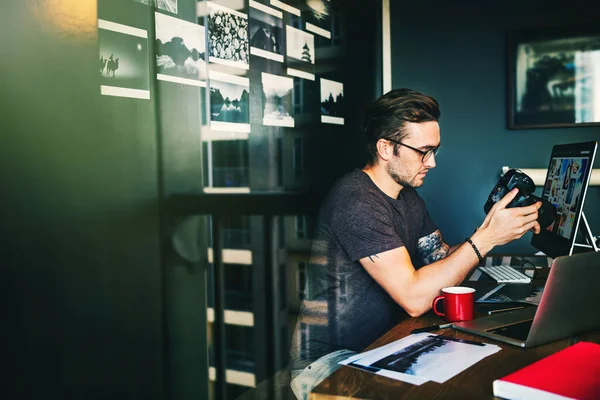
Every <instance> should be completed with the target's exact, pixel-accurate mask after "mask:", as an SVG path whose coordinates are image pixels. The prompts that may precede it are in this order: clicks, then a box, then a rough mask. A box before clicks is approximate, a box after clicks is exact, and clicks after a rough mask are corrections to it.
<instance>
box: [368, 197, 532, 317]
mask: <svg viewBox="0 0 600 400" xmlns="http://www.w3.org/2000/svg"><path fill="white" fill-rule="evenodd" d="M517 193H518V192H517V191H512V192H510V193H509V194H507V195H506V196H504V198H503V199H502V200H501V201H499V202H497V203H496V204H495V205H494V206H493V207H492V209H491V210H490V212H489V213H488V215H487V216H486V218H485V220H484V222H483V224H482V225H481V227H480V228H479V229H478V230H477V231H476V232H475V233H474V234H473V235H472V236H471V240H472V241H473V243H474V244H475V245H476V246H477V248H478V249H479V252H480V253H481V254H482V255H485V254H487V253H488V252H489V251H490V250H491V249H492V248H494V247H495V246H498V245H502V244H505V243H508V242H510V241H512V240H515V239H518V238H520V237H522V236H523V235H524V234H525V233H527V232H528V231H529V230H531V229H533V230H534V232H535V233H539V231H540V225H539V223H538V222H537V217H538V213H537V210H538V209H539V207H540V205H541V203H536V204H533V205H530V206H527V207H517V208H506V205H507V204H508V203H510V201H511V200H512V199H513V198H514V197H515V196H516V194H517ZM440 243H443V241H442V240H441V235H440V238H439V241H438V245H437V246H438V247H437V251H433V252H432V253H431V254H430V258H435V257H439V256H440V255H441V254H442V253H443V252H444V251H446V252H447V251H448V250H443V249H444V248H446V247H445V246H443V245H441V244H440ZM446 246H447V245H446ZM446 254H447V253H446ZM478 262H479V259H478V257H477V255H476V254H475V252H474V251H473V248H472V247H471V245H470V244H469V243H465V244H462V245H460V246H458V247H457V248H456V250H455V251H454V252H453V253H452V254H450V255H447V256H445V257H443V258H441V259H438V260H436V261H433V262H431V263H430V264H428V265H425V266H424V267H422V268H420V269H418V270H415V268H414V267H413V264H412V261H411V259H410V255H409V254H408V251H407V250H406V248H405V247H399V248H396V249H392V250H389V251H386V252H383V253H379V254H373V255H371V256H370V257H365V258H362V259H361V260H360V263H361V264H362V265H363V267H364V268H365V270H366V271H367V272H368V273H369V274H370V275H371V277H373V279H375V281H376V282H377V283H378V284H379V285H380V286H381V287H383V289H384V290H385V291H386V292H387V293H388V294H389V295H390V296H391V297H392V298H393V299H394V301H396V303H398V304H399V305H400V306H401V307H402V308H404V310H406V312H407V313H408V314H409V315H410V316H413V317H416V316H419V315H422V314H423V313H425V312H426V311H428V310H429V309H430V308H431V302H432V300H433V298H434V297H435V296H437V295H438V294H439V292H440V290H441V289H442V288H444V287H447V286H454V285H457V284H459V283H461V282H462V281H463V280H464V279H465V277H466V276H467V274H468V273H469V272H470V271H471V270H472V269H473V268H474V267H475V266H476V265H477V264H478Z"/></svg>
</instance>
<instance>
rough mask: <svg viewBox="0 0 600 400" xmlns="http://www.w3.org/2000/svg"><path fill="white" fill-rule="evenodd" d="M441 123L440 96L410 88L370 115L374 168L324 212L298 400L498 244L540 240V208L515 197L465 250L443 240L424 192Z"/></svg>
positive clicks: (343, 182) (297, 345)
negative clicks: (519, 203) (531, 236)
mask: <svg viewBox="0 0 600 400" xmlns="http://www.w3.org/2000/svg"><path fill="white" fill-rule="evenodd" d="M439 117H440V110H439V106H438V103H437V101H436V100H435V99H434V98H432V97H430V96H426V95H424V94H422V93H419V92H416V91H414V90H410V89H395V90H392V91H390V92H388V93H387V94H385V95H383V96H382V97H380V98H379V99H378V100H377V101H375V102H374V103H373V104H372V105H371V106H370V107H369V108H368V110H367V112H366V116H365V120H364V126H363V129H364V133H365V135H366V139H367V149H368V152H369V160H368V162H367V165H366V166H365V167H364V168H363V169H362V170H358V169H357V170H355V171H352V172H350V173H349V174H347V175H345V176H344V177H342V178H341V179H340V180H338V182H336V184H335V185H334V186H333V188H332V190H331V192H330V193H329V195H328V197H327V198H326V199H325V201H324V203H323V205H322V207H321V210H320V214H319V220H318V223H317V229H316V232H315V238H314V241H313V248H312V252H311V261H310V265H309V271H308V277H307V286H306V289H305V300H304V301H303V304H302V309H301V314H300V318H299V321H298V324H297V326H296V330H295V332H294V340H293V346H292V389H293V390H294V392H295V394H296V396H297V397H298V398H302V399H304V398H305V397H306V396H307V394H308V392H310V391H311V390H312V389H313V388H314V386H316V385H317V384H318V383H319V382H320V381H321V380H323V379H324V378H325V377H327V376H328V375H330V374H331V373H332V372H333V371H335V370H336V369H337V368H338V364H337V363H338V361H340V360H341V359H344V358H346V357H348V356H349V355H351V354H352V353H354V352H359V351H362V350H363V349H364V348H365V347H367V346H368V345H370V344H371V343H373V342H374V341H375V340H376V339H377V338H379V337H380V336H381V335H382V334H384V333H385V332H386V331H388V330H389V329H390V328H392V327H393V326H394V325H396V324H397V323H398V322H400V321H401V320H402V319H404V318H408V317H418V316H420V315H422V314H423V313H425V312H426V311H428V310H429V309H430V308H431V303H432V301H433V299H434V297H435V296H437V295H438V294H439V293H440V290H441V289H442V288H444V287H447V286H454V285H458V284H460V283H461V282H462V281H463V280H464V279H465V278H466V277H467V275H468V274H469V272H470V271H471V270H473V269H474V268H475V267H476V266H477V264H478V263H479V261H480V260H481V259H482V258H483V257H484V256H485V254H487V253H488V252H489V251H490V250H492V249H493V248H494V247H495V246H499V245H503V244H505V243H508V242H510V241H512V240H515V239H518V238H520V237H522V236H523V235H524V234H525V233H526V232H528V231H529V230H532V231H533V232H535V233H539V231H540V225H539V223H538V222H537V221H536V220H537V217H538V212H537V210H538V209H539V207H540V206H541V203H536V204H533V205H530V206H527V207H521V208H506V205H507V204H508V203H509V202H510V200H512V199H513V198H514V197H515V196H516V194H517V191H516V190H515V191H512V192H510V193H509V194H507V195H506V196H505V197H504V198H503V199H502V200H500V201H499V202H497V203H496V204H495V205H494V207H493V208H492V209H491V210H490V212H489V213H488V215H487V216H486V218H485V219H484V221H483V223H482V224H481V226H480V227H479V228H478V229H477V230H476V231H475V233H473V234H472V235H471V236H470V238H467V241H466V242H465V243H462V244H459V245H456V246H454V247H450V246H448V245H447V244H446V243H445V242H444V240H443V239H442V235H441V233H440V231H439V230H438V229H437V227H436V226H435V224H434V223H433V222H432V221H431V219H430V217H429V214H428V212H427V209H426V207H425V202H424V201H423V199H421V197H420V196H419V195H418V193H417V192H416V190H415V189H416V188H418V187H420V186H421V185H423V182H424V180H425V178H426V176H427V173H428V172H429V170H430V169H432V168H434V167H435V166H436V159H435V156H436V154H437V152H438V150H439V148H440V128H439V125H438V120H439ZM469 233H470V232H469Z"/></svg>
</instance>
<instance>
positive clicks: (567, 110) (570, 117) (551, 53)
mask: <svg viewBox="0 0 600 400" xmlns="http://www.w3.org/2000/svg"><path fill="white" fill-rule="evenodd" d="M508 62H509V65H508V77H509V89H508V96H509V107H508V110H509V118H508V127H509V129H533V128H551V127H568V126H584V125H600V25H598V24H596V25H595V26H585V25H580V26H576V27H566V26H565V27H553V28H537V29H521V30H514V31H511V32H509V35H508Z"/></svg>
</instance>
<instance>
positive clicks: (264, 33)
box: [249, 0, 285, 63]
mask: <svg viewBox="0 0 600 400" xmlns="http://www.w3.org/2000/svg"><path fill="white" fill-rule="evenodd" d="M282 18H283V13H282V12H281V11H278V10H275V9H274V8H271V7H267V6H265V5H263V4H261V3H258V2H256V1H253V0H250V27H249V32H250V54H252V55H254V56H258V57H263V58H267V59H269V60H273V61H277V62H281V63H282V62H283V56H284V54H285V44H284V39H283V38H284V35H283V19H282Z"/></svg>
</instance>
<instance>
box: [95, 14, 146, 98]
mask: <svg viewBox="0 0 600 400" xmlns="http://www.w3.org/2000/svg"><path fill="white" fill-rule="evenodd" d="M98 45H99V50H100V54H99V62H100V93H101V94H102V95H106V96H117V97H131V98H137V99H146V100H148V99H150V77H149V74H150V72H149V71H150V68H149V64H148V34H147V32H146V31H145V30H143V29H139V28H134V27H131V26H127V25H122V24H118V23H115V22H112V21H107V20H103V19H99V20H98Z"/></svg>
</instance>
